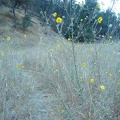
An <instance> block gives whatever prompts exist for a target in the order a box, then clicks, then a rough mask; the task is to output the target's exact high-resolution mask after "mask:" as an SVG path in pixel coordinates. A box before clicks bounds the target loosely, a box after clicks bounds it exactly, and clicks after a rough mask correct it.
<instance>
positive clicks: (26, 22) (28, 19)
mask: <svg viewBox="0 0 120 120" xmlns="http://www.w3.org/2000/svg"><path fill="white" fill-rule="evenodd" d="M22 26H23V29H26V28H27V27H29V26H32V23H31V17H30V16H29V15H28V14H27V15H25V17H23V21H22Z"/></svg>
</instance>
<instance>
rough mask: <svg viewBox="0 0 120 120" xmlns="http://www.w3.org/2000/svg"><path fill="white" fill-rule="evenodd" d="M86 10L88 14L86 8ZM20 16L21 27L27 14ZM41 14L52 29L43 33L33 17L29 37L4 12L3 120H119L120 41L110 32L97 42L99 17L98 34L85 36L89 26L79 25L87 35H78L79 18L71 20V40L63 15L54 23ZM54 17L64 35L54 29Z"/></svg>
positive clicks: (0, 57) (0, 47) (0, 46)
mask: <svg viewBox="0 0 120 120" xmlns="http://www.w3.org/2000/svg"><path fill="white" fill-rule="evenodd" d="M80 5H81V6H82V8H84V5H85V3H84V2H82V3H81V4H80ZM95 5H96V6H95V10H98V9H100V4H98V3H97V4H95ZM81 10H83V9H81ZM16 13H17V14H16V15H17V16H18V17H17V18H18V20H17V21H18V23H20V22H21V21H22V19H21V18H23V17H24V14H23V12H22V13H21V11H19V10H18V11H16ZM41 13H42V14H43V16H44V15H45V16H44V17H45V20H47V25H45V26H44V27H43V26H42V25H41V24H40V21H39V20H37V19H36V18H35V17H33V18H31V22H32V23H34V24H33V25H32V26H29V27H27V28H26V30H25V31H23V30H22V29H21V27H19V26H17V27H16V28H14V27H13V23H12V21H13V18H12V13H11V12H10V9H9V8H6V7H4V6H3V7H2V9H0V21H1V24H0V31H1V32H0V33H1V34H0V82H1V84H0V91H1V92H0V98H1V99H0V119H1V120H97V119H98V120H119V119H120V50H119V48H120V43H119V41H117V42H116V36H117V35H116V34H112V35H111V31H110V29H108V30H107V34H105V37H103V38H102V41H101V42H100V43H96V42H95V39H94V38H95V37H96V36H97V34H99V33H100V32H101V29H99V30H100V31H99V30H98V29H96V26H97V25H99V26H100V24H102V22H103V21H104V19H103V17H102V16H97V11H96V14H94V15H96V20H95V21H94V22H93V23H91V25H92V27H93V28H91V27H90V28H87V32H85V28H86V26H85V28H84V27H83V26H84V24H86V22H85V23H84V24H83V23H80V24H79V25H80V26H79V28H78V29H77V30H79V31H80V30H81V27H82V30H83V33H84V32H85V34H83V33H82V34H81V33H77V31H75V30H76V29H75V28H74V25H76V23H75V22H74V21H75V19H76V17H74V16H70V18H69V19H70V26H69V28H68V31H67V32H69V33H67V36H65V37H66V38H67V39H66V38H65V37H64V35H63V30H64V22H65V18H64V17H61V16H60V15H59V13H58V12H57V11H54V12H53V13H52V14H50V16H49V17H48V16H47V13H45V12H41ZM67 13H68V14H69V11H67ZM94 15H93V16H94ZM52 17H53V19H54V24H55V26H56V31H57V32H58V34H57V33H55V32H54V31H52V28H50V24H49V18H52ZM3 19H4V20H3ZM77 19H78V18H77ZM83 19H84V18H80V19H79V21H80V22H83V21H82V20H83ZM86 19H87V18H86ZM90 19H91V18H90ZM90 19H88V21H87V22H89V20H90ZM6 23H7V25H6ZM48 24H49V25H48ZM117 24H118V23H116V24H115V25H117ZM89 32H90V33H91V34H92V35H91V34H90V39H88V37H89V34H88V33H89ZM112 33H114V32H112ZM75 34H76V35H78V37H80V38H81V39H82V42H84V43H81V41H79V40H81V39H78V38H76V37H77V36H76V35H75ZM87 36H88V37H87ZM88 43H89V44H88Z"/></svg>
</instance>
